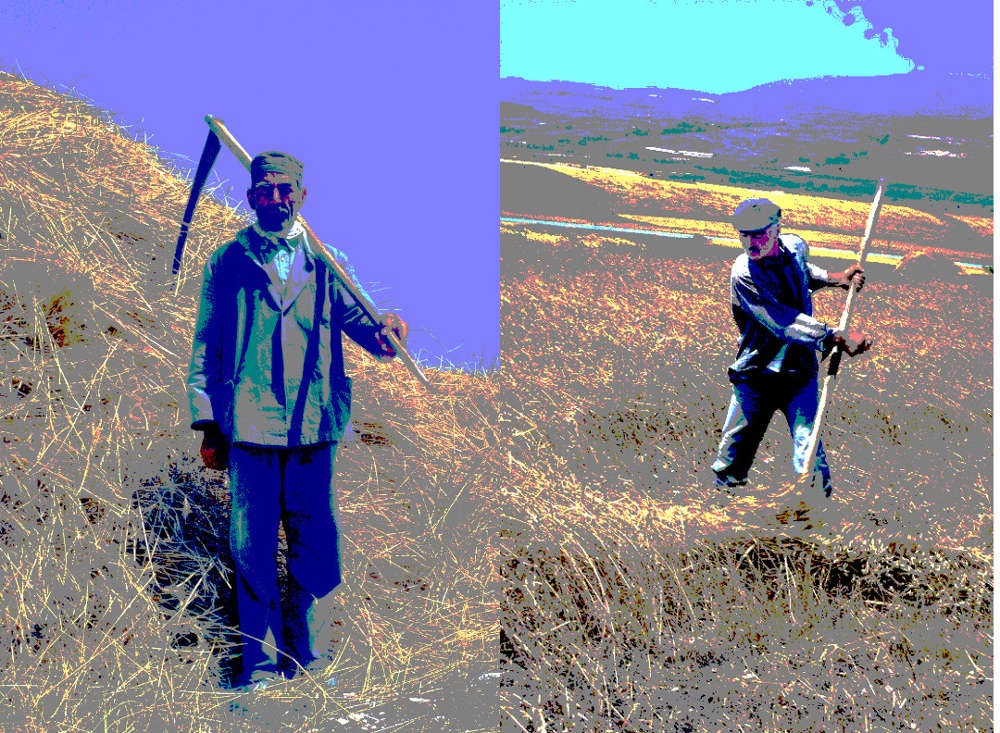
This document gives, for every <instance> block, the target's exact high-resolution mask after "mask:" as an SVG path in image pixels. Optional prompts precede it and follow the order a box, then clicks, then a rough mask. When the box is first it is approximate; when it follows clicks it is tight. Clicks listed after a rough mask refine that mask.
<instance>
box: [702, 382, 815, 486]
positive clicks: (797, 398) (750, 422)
mask: <svg viewBox="0 0 1000 733" xmlns="http://www.w3.org/2000/svg"><path fill="white" fill-rule="evenodd" d="M818 403H819V394H818V390H817V381H816V376H815V375H812V376H811V377H792V376H787V375H779V374H761V375H759V376H755V377H752V378H750V379H749V380H748V381H745V382H740V383H737V384H734V385H733V396H732V398H731V399H730V401H729V412H728V413H727V414H726V422H725V424H724V425H723V426H722V440H721V441H720V443H719V455H718V457H717V458H716V460H715V462H714V463H713V464H712V470H713V471H715V474H716V476H717V477H718V479H719V483H722V484H726V485H729V486H735V485H740V484H742V483H745V482H746V478H747V473H748V472H749V471H750V466H751V464H752V463H753V459H754V456H755V455H756V454H757V448H758V447H759V446H760V441H761V440H762V439H763V438H764V433H765V432H766V431H767V425H768V423H769V422H771V417H772V416H773V415H774V413H775V411H776V410H780V411H781V412H782V413H783V414H784V416H785V419H786V420H787V421H788V429H789V431H790V432H791V434H792V465H793V467H794V468H795V471H796V473H802V471H803V469H804V467H805V461H806V450H807V448H808V446H809V437H810V435H811V434H812V429H813V423H814V422H815V420H816V409H817V407H818ZM816 461H817V466H818V470H819V472H820V474H821V475H822V477H823V488H824V489H829V487H830V466H829V465H828V464H827V461H826V452H825V451H824V450H823V442H822V441H820V443H819V445H818V446H817V449H816Z"/></svg>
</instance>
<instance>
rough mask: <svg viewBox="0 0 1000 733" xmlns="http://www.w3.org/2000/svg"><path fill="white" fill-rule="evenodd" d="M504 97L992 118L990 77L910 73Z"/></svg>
mask: <svg viewBox="0 0 1000 733" xmlns="http://www.w3.org/2000/svg"><path fill="white" fill-rule="evenodd" d="M500 95H501V99H502V100H503V101H506V102H518V103H522V104H527V105H530V106H532V107H535V108H536V109H538V110H539V111H541V112H546V113H551V114H558V113H565V112H579V111H584V110H589V111H593V112H594V113H602V114H605V115H607V114H625V115H629V116H650V117H664V116H671V115H673V116H687V115H695V116H700V115H711V116H713V117H716V118H722V119H729V120H743V119H751V118H752V119H778V118H785V119H795V118H805V117H811V116H814V115H817V114H847V115H851V116H863V117H871V116H878V117H891V116H900V115H902V116H916V115H925V116H926V115H930V116H943V117H966V118H970V119H975V118H982V117H989V116H991V115H992V114H993V78H992V76H971V75H960V74H934V73H931V72H928V71H914V72H911V73H909V74H893V75H889V76H824V77H820V78H816V79H795V80H783V81H776V82H771V83H769V84H761V85H759V86H755V87H752V88H751V89H747V90H745V91H742V92H729V93H726V94H710V93H708V92H700V91H697V90H693V89H672V88H656V87H638V88H626V89H612V88H610V87H602V86H595V85H593V84H584V83H579V82H564V81H546V82H539V81H529V80H526V79H521V78H519V77H505V78H503V79H501V80H500Z"/></svg>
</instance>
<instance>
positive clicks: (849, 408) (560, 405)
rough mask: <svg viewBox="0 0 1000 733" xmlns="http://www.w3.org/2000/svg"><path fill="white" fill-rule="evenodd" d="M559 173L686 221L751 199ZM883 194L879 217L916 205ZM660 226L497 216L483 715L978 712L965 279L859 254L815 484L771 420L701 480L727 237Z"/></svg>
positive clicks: (715, 402)
mask: <svg viewBox="0 0 1000 733" xmlns="http://www.w3.org/2000/svg"><path fill="white" fill-rule="evenodd" d="M567 170H568V169H567ZM567 175H573V176H593V177H595V179H596V178H597V177H601V181H603V183H602V185H604V186H605V187H606V188H607V189H608V190H610V191H611V193H612V195H613V197H614V198H613V199H612V200H611V201H610V203H608V202H607V201H606V203H608V206H609V208H610V209H611V210H615V209H617V210H619V211H624V210H631V209H630V208H629V207H630V205H629V204H627V203H626V202H627V201H632V202H633V203H634V202H635V201H640V200H643V199H645V200H648V202H649V205H650V208H653V207H654V205H655V206H657V207H659V209H660V210H664V209H666V210H668V211H671V212H673V211H675V210H679V209H685V213H684V214H670V215H674V216H688V217H690V218H691V226H694V227H697V226H704V225H705V224H704V222H703V221H702V220H703V219H718V220H720V221H721V220H723V218H724V214H723V211H725V210H726V209H727V208H728V209H730V210H731V208H732V207H731V206H730V204H733V205H735V201H736V200H739V199H738V198H737V197H742V196H741V194H742V195H751V194H750V192H741V191H739V190H738V189H731V190H727V191H724V192H720V191H718V190H716V189H718V188H720V187H712V186H704V187H694V186H692V187H690V190H685V191H682V190H681V189H682V188H683V187H682V186H680V185H679V184H673V183H666V184H664V183H662V182H655V181H654V182H650V181H648V180H645V179H642V178H640V177H637V176H635V175H631V176H626V175H620V176H618V175H614V174H612V173H608V172H604V171H599V172H593V171H589V172H588V171H584V170H583V169H577V170H574V171H572V172H571V173H567ZM653 189H656V190H653ZM668 189H669V193H670V194H677V195H678V196H680V195H683V196H684V197H686V198H684V199H682V200H681V201H678V199H676V198H670V197H669V196H665V193H666V192H667V191H668ZM701 189H704V190H701ZM723 194H725V195H724V196H723ZM660 196H664V198H662V199H660V198H659V197H660ZM799 199H803V200H801V201H800V200H799ZM654 202H659V203H654ZM685 202H686V203H685ZM712 202H715V204H714V205H715V208H714V209H713V208H712V206H713V204H712ZM537 204H538V208H539V210H542V209H544V200H538V202H537ZM786 205H787V210H788V213H789V221H788V222H787V226H786V230H788V231H802V229H801V228H800V226H817V227H818V226H819V225H820V221H819V220H820V219H822V221H824V222H829V221H836V222H837V227H838V228H840V229H841V230H842V231H843V232H851V234H850V237H851V238H850V239H849V240H846V241H848V242H850V241H853V242H858V241H859V240H860V234H861V231H862V230H863V226H864V224H863V221H864V213H863V212H866V211H867V205H866V204H863V203H855V204H851V205H849V206H848V205H845V206H844V207H843V209H842V210H836V209H835V205H836V204H835V202H833V203H831V200H829V199H824V200H816V201H809V200H805V199H804V198H803V197H795V201H794V202H789V203H787V204H786ZM504 208H505V209H506V206H505V207H504ZM632 208H634V207H632ZM821 208H822V209H824V211H825V213H824V214H823V216H822V217H820V216H819V215H818V214H817V212H819V210H820V209H821ZM697 212H703V213H702V215H701V217H700V218H699V216H698V214H697ZM704 212H707V213H704ZM510 213H512V214H516V213H517V212H513V211H512V212H510ZM532 213H534V212H532ZM538 213H543V212H541V211H539V212H538ZM885 213H886V212H883V216H885ZM888 213H889V216H888V217H886V219H885V221H886V224H885V226H886V227H892V228H894V229H893V230H894V231H895V232H897V233H898V235H889V236H900V237H902V236H903V233H904V232H911V231H913V232H920V231H923V230H922V229H921V228H922V227H924V228H927V230H928V231H930V229H931V228H932V227H933V226H934V225H935V224H934V222H932V221H930V220H929V219H928V218H927V216H925V215H921V214H919V213H917V214H914V215H913V216H912V218H910V219H907V218H906V216H907V212H906V211H905V210H901V211H893V208H892V207H890V208H889V210H888ZM897 219H898V220H897ZM976 223H977V225H978V224H980V223H981V222H979V221H978V220H977V222H976ZM983 226H985V224H984V225H983ZM879 228H880V231H884V230H882V224H881V223H880V225H879ZM989 231H990V233H992V228H990V230H989ZM727 236H732V234H731V233H727ZM929 236H931V235H930V234H929V235H928V237H929ZM845 237H846V235H845ZM807 238H808V237H807ZM680 248H681V246H680V245H678V251H675V252H674V253H673V254H672V255H671V256H669V257H666V256H663V254H662V251H661V250H657V249H656V248H655V247H652V246H647V242H645V241H644V240H640V239H635V240H633V239H630V238H628V237H623V236H622V235H617V234H616V235H614V236H613V237H611V236H608V237H603V236H601V235H596V234H578V233H575V232H573V231H572V230H566V229H555V228H551V229H548V228H544V227H537V226H534V225H514V224H503V225H502V226H501V256H502V265H501V304H502V311H501V319H502V320H501V335H502V341H501V344H502V349H503V350H502V355H503V359H502V364H501V373H502V375H503V384H502V389H501V395H502V397H501V400H502V404H501V416H500V417H501V425H502V426H503V428H504V430H505V431H509V434H510V436H511V442H510V448H509V454H508V455H507V456H506V470H507V471H508V472H509V474H508V477H507V478H506V479H505V481H504V484H503V486H502V492H503V494H504V499H505V502H506V505H505V507H504V512H505V515H504V518H503V520H502V522H501V543H502V545H503V551H504V554H503V556H504V557H505V558H507V561H506V563H505V565H504V566H503V568H502V586H501V587H502V598H501V651H502V654H503V656H504V659H505V663H506V667H505V672H506V675H505V677H504V681H503V683H502V685H501V703H500V704H501V721H502V730H504V731H535V732H540V731H557V730H558V731H563V730H572V731H612V730H613V731H636V732H639V731H643V732H646V731H789V730H816V731H889V730H920V731H929V730H949V731H951V730H954V731H968V730H992V722H991V721H992V702H993V700H992V681H993V662H992V659H993V637H992V621H991V617H992V610H993V605H992V591H993V584H992V555H993V541H992V522H993V509H992V501H991V498H992V483H991V482H992V453H991V450H992V448H991V446H992V418H993V415H992V400H991V395H992V386H993V385H992V368H991V352H992V330H991V325H992V318H991V316H992V306H993V303H992V294H991V293H992V278H991V277H989V276H985V275H984V276H979V277H952V278H951V279H948V278H944V279H933V280H932V281H928V282H926V283H924V282H914V281H913V280H912V279H909V280H908V279H907V278H905V277H903V276H900V275H894V274H893V273H891V272H888V268H886V267H883V268H882V269H881V270H879V269H877V268H874V267H873V268H872V269H871V274H870V279H869V283H868V285H866V287H865V289H864V290H863V291H862V292H861V294H860V295H859V297H858V299H857V300H856V306H855V307H856V310H855V315H854V319H853V321H852V325H854V326H856V327H857V328H859V329H860V330H863V331H865V332H868V333H870V334H873V335H874V336H875V337H876V339H877V344H876V346H875V348H874V350H872V351H870V352H869V353H868V354H865V355H862V356H859V357H856V358H854V359H848V360H846V362H845V365H844V366H843V367H842V369H841V371H840V376H839V377H838V380H837V387H836V391H835V393H834V397H833V400H832V403H831V406H830V409H829V411H828V414H827V420H826V424H825V428H824V434H823V439H824V442H825V444H826V446H827V453H828V455H829V458H830V463H831V467H832V470H833V472H834V481H835V493H834V496H833V498H832V499H831V500H829V501H823V500H822V499H821V498H820V496H821V494H820V492H819V490H818V489H808V488H807V489H804V490H802V489H799V488H797V487H796V486H795V485H794V484H793V479H794V476H793V475H792V471H791V465H790V463H791V462H790V458H789V453H790V438H789V436H788V431H787V427H786V426H785V424H784V420H783V418H782V417H781V416H780V415H776V416H775V418H774V419H773V420H772V423H771V426H770V428H769V430H768V433H767V435H766V436H765V438H764V441H763V443H762V445H761V448H760V450H759V452H758V454H757V457H756V461H755V464H754V467H753V469H752V470H751V474H750V480H751V485H750V487H748V489H747V490H745V491H744V492H742V494H741V495H739V496H738V497H737V498H735V499H732V500H724V499H723V498H722V497H719V496H718V495H717V494H716V492H715V491H714V489H713V488H712V487H711V471H710V470H709V469H708V466H709V464H710V463H711V461H712V460H713V459H714V455H715V450H716V448H717V446H718V441H719V437H720V431H721V423H722V420H723V418H724V415H725V409H726V407H727V404H728V401H729V394H730V389H729V383H728V381H727V378H726V368H727V366H728V365H729V364H730V363H731V362H732V361H733V358H734V356H735V352H736V346H737V341H738V335H737V331H736V327H735V324H734V323H733V320H732V316H731V313H730V308H729V292H728V278H729V269H730V265H731V261H732V259H733V258H735V256H736V254H737V253H736V252H734V251H733V250H723V249H722V248H714V251H710V250H711V249H713V248H709V247H706V246H704V245H696V246H694V247H692V248H689V251H682V250H681V249H680ZM720 253H721V254H722V257H726V258H727V259H725V260H724V259H722V257H720V256H719V255H720ZM843 295H844V291H842V290H833V289H825V290H823V291H820V292H819V293H817V295H816V296H815V298H814V301H815V303H816V307H817V316H818V317H819V318H821V319H823V320H826V321H827V322H835V321H836V320H837V319H839V315H840V310H841V309H842V307H843ZM802 491H804V492H805V493H802Z"/></svg>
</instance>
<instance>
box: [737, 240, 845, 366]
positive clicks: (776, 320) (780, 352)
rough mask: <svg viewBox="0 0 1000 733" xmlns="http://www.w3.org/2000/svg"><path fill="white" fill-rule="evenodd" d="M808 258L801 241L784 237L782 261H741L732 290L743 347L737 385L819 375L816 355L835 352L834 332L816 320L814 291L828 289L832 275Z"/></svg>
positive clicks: (776, 258)
mask: <svg viewBox="0 0 1000 733" xmlns="http://www.w3.org/2000/svg"><path fill="white" fill-rule="evenodd" d="M807 256H808V247H807V246H806V243H805V242H804V241H803V240H802V239H801V238H800V237H797V236H795V235H794V234H782V235H780V246H779V250H778V254H777V255H776V256H774V257H768V258H764V259H761V260H758V261H756V262H755V261H753V260H751V259H750V258H749V257H747V255H746V253H745V252H744V253H743V254H741V255H740V256H739V257H737V258H736V261H735V262H734V263H733V268H732V274H731V277H730V281H729V285H730V300H731V303H732V308H733V318H734V319H735V321H736V327H737V328H739V330H740V347H739V352H738V353H737V355H736V361H735V362H734V363H733V364H732V366H730V367H729V379H730V381H731V382H733V383H737V382H745V381H746V380H748V379H750V378H752V377H754V376H756V375H760V374H764V373H766V372H775V373H778V374H786V375H790V376H802V377H807V376H811V375H813V374H815V373H816V370H817V365H816V351H817V350H824V349H827V348H829V345H830V342H831V338H832V334H833V330H832V329H830V328H829V327H827V325H826V324H825V323H822V322H821V321H818V320H816V319H815V318H813V315H812V313H813V307H812V291H813V290H818V289H819V288H821V287H823V286H824V285H826V284H827V272H826V270H824V269H822V268H820V267H817V266H816V265H813V264H811V263H809V262H808V261H807V259H806V258H807Z"/></svg>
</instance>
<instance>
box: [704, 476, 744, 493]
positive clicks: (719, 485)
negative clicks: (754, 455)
mask: <svg viewBox="0 0 1000 733" xmlns="http://www.w3.org/2000/svg"><path fill="white" fill-rule="evenodd" d="M746 485H747V480H746V479H734V478H729V477H726V478H723V477H722V476H720V475H719V474H715V481H714V482H713V483H712V487H713V488H714V489H715V490H716V491H717V492H718V493H719V496H720V497H723V496H724V497H727V498H729V499H735V498H737V496H738V494H737V492H736V489H742V488H745V487H746Z"/></svg>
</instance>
